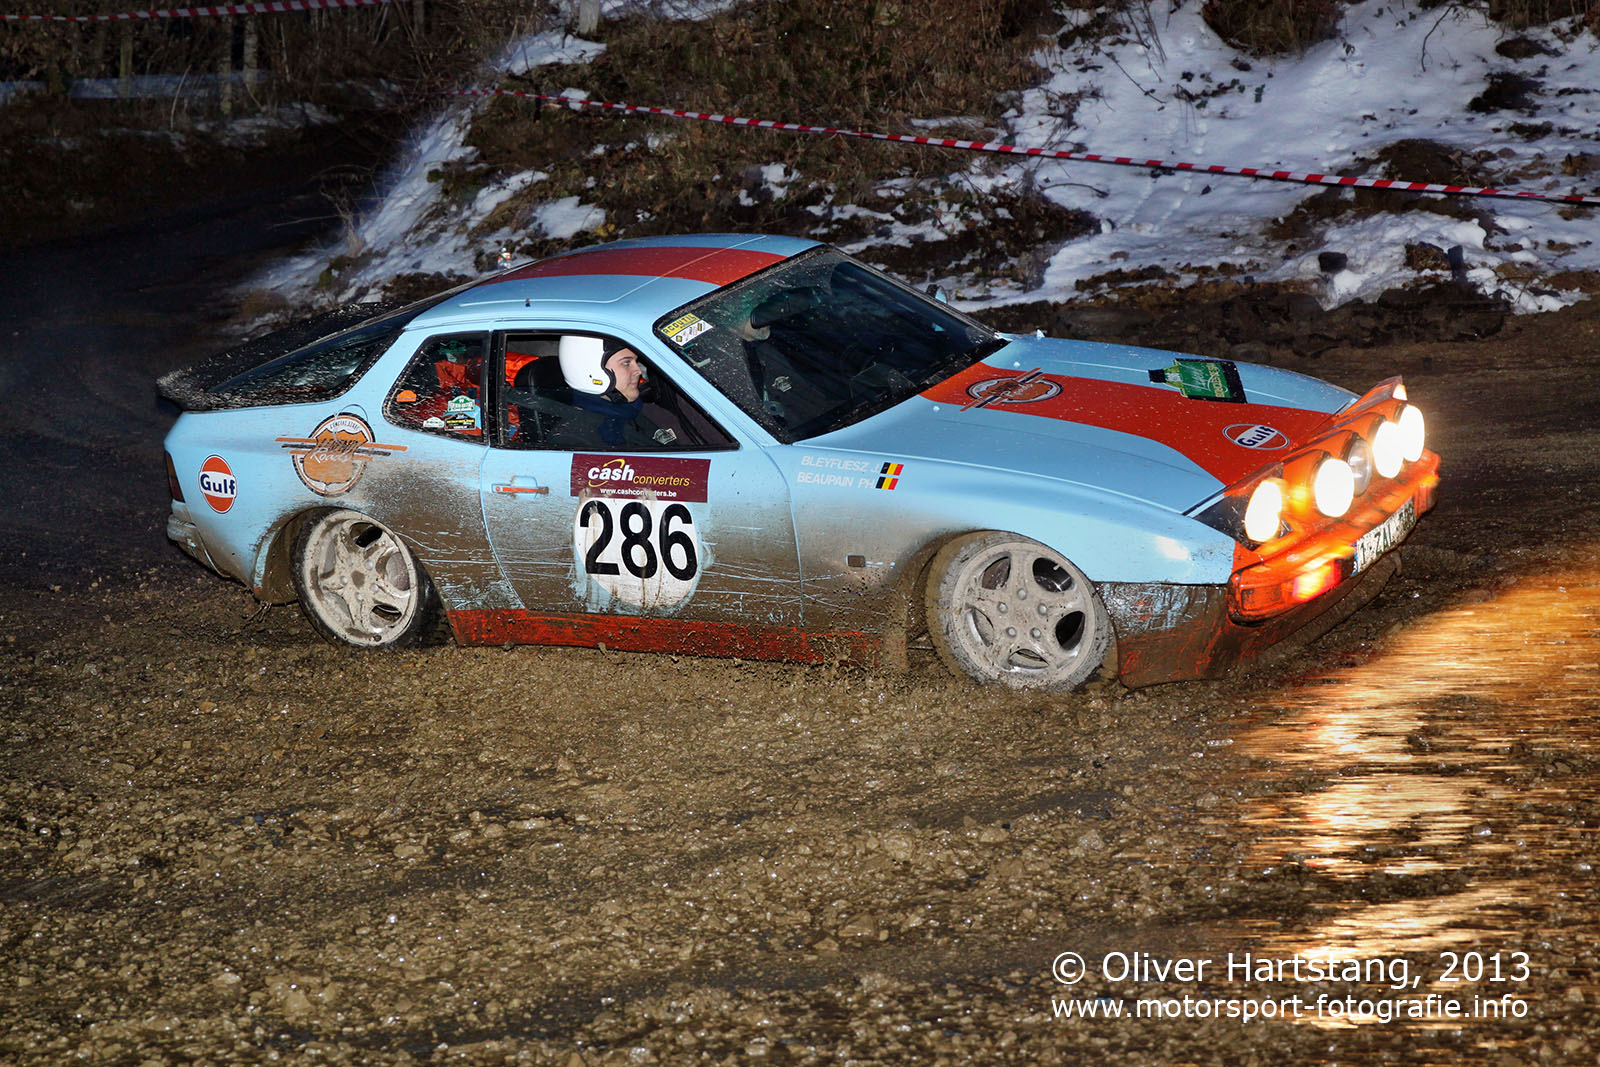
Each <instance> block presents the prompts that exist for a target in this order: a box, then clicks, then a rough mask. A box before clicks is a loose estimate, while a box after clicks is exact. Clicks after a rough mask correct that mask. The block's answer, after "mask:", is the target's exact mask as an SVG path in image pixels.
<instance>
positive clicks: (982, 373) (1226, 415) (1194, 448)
mask: <svg viewBox="0 0 1600 1067" xmlns="http://www.w3.org/2000/svg"><path fill="white" fill-rule="evenodd" d="M922 396H923V398H924V399H927V400H931V401H933V402H934V403H938V404H951V405H953V406H955V407H957V408H960V409H962V410H963V411H970V410H972V409H974V408H983V409H985V410H988V411H1006V412H1015V413H1016V414H1019V415H1036V416H1039V417H1042V418H1051V419H1061V420H1063V421H1066V422H1075V423H1079V424H1081V425H1084V426H1094V427H1098V428H1100V429H1104V430H1115V431H1117V432H1118V433H1126V434H1133V435H1135V436H1138V437H1143V438H1146V439H1147V440H1151V441H1156V442H1158V443H1160V444H1163V445H1166V446H1167V447H1168V448H1171V449H1172V450H1173V451H1175V452H1179V453H1181V454H1183V455H1184V456H1187V457H1188V458H1189V459H1190V460H1192V461H1193V462H1194V463H1195V464H1197V465H1198V466H1199V467H1200V468H1201V469H1202V470H1204V471H1205V472H1206V473H1208V474H1210V475H1211V476H1212V477H1214V478H1216V479H1217V480H1218V481H1220V482H1222V483H1224V484H1227V485H1231V484H1232V483H1234V482H1236V481H1238V480H1239V479H1241V478H1243V477H1245V476H1246V475H1248V474H1251V473H1253V472H1254V471H1257V470H1259V469H1260V468H1261V466H1262V465H1263V464H1264V463H1267V462H1270V460H1271V458H1272V452H1273V451H1274V450H1276V449H1278V448H1283V447H1287V446H1288V445H1289V443H1290V442H1291V441H1297V440H1303V439H1304V438H1305V437H1306V436H1307V435H1309V434H1311V433H1312V432H1313V431H1315V430H1316V429H1317V428H1318V427H1319V426H1321V425H1323V424H1324V423H1326V422H1327V421H1328V419H1329V417H1330V416H1328V415H1327V414H1325V413H1323V412H1319V411H1304V410H1301V409H1300V408H1287V407H1279V406H1277V405H1273V404H1240V403H1222V404H1218V403H1205V402H1197V401H1196V400H1192V399H1189V398H1188V397H1186V396H1185V395H1184V394H1183V393H1182V392H1180V391H1179V390H1177V389H1173V388H1170V387H1168V386H1167V385H1164V384H1163V385H1157V384H1156V383H1154V382H1152V383H1151V384H1150V385H1135V384H1133V383H1130V382H1113V381H1104V380H1102V379H1099V378H1076V377H1068V376H1065V375H1057V374H1045V373H1044V372H1042V371H1040V370H1038V369H1034V370H1029V371H1016V370H1005V369H1001V368H999V367H993V366H990V365H988V364H986V363H979V364H976V365H974V366H971V367H968V368H967V369H966V370H964V371H962V372H961V373H960V374H958V375H956V376H955V377H954V378H949V379H947V380H945V381H943V382H940V383H939V384H938V385H936V386H934V387H933V388H932V389H928V390H926V391H924V392H923V394H922ZM1241 415H1243V416H1244V418H1245V419H1250V420H1255V421H1253V422H1249V423H1244V424H1243V425H1241V421H1242V420H1241V419H1240V416H1241Z"/></svg>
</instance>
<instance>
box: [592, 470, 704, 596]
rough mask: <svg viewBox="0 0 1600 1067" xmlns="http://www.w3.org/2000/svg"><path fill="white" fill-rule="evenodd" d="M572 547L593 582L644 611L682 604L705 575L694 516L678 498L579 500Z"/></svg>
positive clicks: (599, 498)
mask: <svg viewBox="0 0 1600 1067" xmlns="http://www.w3.org/2000/svg"><path fill="white" fill-rule="evenodd" d="M572 548H573V555H574V557H575V558H576V560H577V564H578V570H579V572H580V573H582V574H583V575H584V576H585V577H587V578H588V580H589V581H591V582H593V583H594V584H596V585H598V586H599V587H600V588H602V589H604V590H605V591H606V592H608V593H610V594H611V595H612V596H613V597H615V598H616V599H617V600H619V601H621V602H622V603H624V604H629V605H632V606H634V607H636V608H639V609H641V610H643V611H651V610H655V609H660V608H669V607H673V606H675V605H677V604H680V603H682V602H683V601H685V600H687V599H688V598H689V596H690V594H691V593H693V592H694V587H695V583H696V581H697V580H698V579H699V577H700V535H699V533H698V532H697V531H696V530H695V526H694V515H693V514H692V513H691V512H690V511H689V508H688V506H687V505H685V504H683V503H681V502H679V501H675V500H620V499H614V498H611V497H590V498H588V499H586V500H580V501H579V503H578V515H577V518H576V520H575V522H574V524H573V528H572Z"/></svg>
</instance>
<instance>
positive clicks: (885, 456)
mask: <svg viewBox="0 0 1600 1067" xmlns="http://www.w3.org/2000/svg"><path fill="white" fill-rule="evenodd" d="M161 388H162V392H163V394H164V395H165V396H167V397H168V398H170V399H172V400H173V401H175V402H176V403H177V404H178V405H179V406H180V407H182V408H183V409H184V410H183V413H182V414H181V415H180V416H179V418H178V420H177V423H176V424H175V425H174V427H173V429H172V431H171V433H170V435H169V436H168V437H167V441H166V451H167V468H168V475H169V478H170V482H171V492H172V512H171V516H170V518H169V520H168V526H167V529H168V534H169V536H170V537H171V538H172V539H173V540H175V541H176V542H177V543H178V544H180V545H181V546H182V547H183V548H184V549H185V550H186V551H187V552H188V553H189V554H190V555H192V556H194V557H195V558H196V559H198V560H200V561H201V562H203V563H205V564H206V565H208V566H210V567H211V568H213V569H214V570H216V571H217V572H218V573H220V574H223V575H226V576H229V577H232V578H236V579H238V580H239V581H242V582H244V583H245V584H246V585H248V586H249V587H250V588H251V589H252V590H253V591H254V592H255V594H256V595H257V596H258V597H260V598H262V599H263V600H266V601H270V602H286V601H290V600H295V599H298V600H299V602H300V604H301V605H302V607H303V608H304V610H305V614H306V617H307V618H308V619H309V620H310V621H311V624H312V625H313V626H314V627H315V628H316V629H317V630H318V631H320V632H321V633H322V634H323V635H325V636H326V637H328V638H331V639H333V640H335V641H340V642H345V643H347V644H349V645H353V646H357V647H362V648H385V647H391V646H397V645H404V644H408V643H412V642H415V641H418V640H421V639H423V638H424V637H425V636H427V635H429V634H432V633H436V632H439V631H440V629H441V624H442V623H447V624H448V627H449V630H450V631H451V632H452V633H453V634H454V637H455V639H456V640H457V641H459V642H462V643H467V644H500V643H506V642H525V643H536V644H552V645H598V644H601V643H604V644H605V645H606V646H608V647H610V648H614V649H632V650H654V651H672V652H683V653H694V654H700V655H730V656H731V655H737V656H745V657H751V658H766V659H792V660H801V661H806V660H811V661H817V660H825V659H842V660H850V661H855V662H862V663H874V664H883V665H887V666H890V667H895V666H900V665H903V664H904V663H905V661H906V659H907V654H908V649H909V648H916V647H928V646H931V647H932V648H933V649H935V650H936V651H937V652H938V654H939V656H940V657H941V658H942V659H943V661H944V662H945V663H946V664H947V665H948V666H949V667H950V668H952V669H953V670H956V671H958V672H962V673H964V674H967V675H970V676H971V677H973V678H975V679H978V680H979V681H985V682H988V681H994V682H1001V683H1005V684H1010V685H1016V686H1036V687H1044V688H1055V689H1070V688H1073V687H1076V686H1079V685H1081V684H1083V683H1085V682H1086V681H1089V680H1090V679H1092V678H1094V677H1096V676H1097V675H1103V676H1116V677H1120V678H1121V679H1122V681H1123V682H1125V683H1126V684H1129V685H1144V684H1150V683H1154V682H1163V681H1172V680H1178V679H1184V678H1196V677H1207V676H1213V675H1215V674H1217V673H1220V672H1221V671H1223V670H1225V669H1226V668H1227V667H1228V666H1229V665H1230V664H1232V663H1235V662H1237V661H1239V660H1240V659H1241V658H1244V657H1249V656H1253V655H1255V654H1257V653H1259V652H1260V651H1261V650H1263V649H1265V648H1266V647H1268V646H1270V645H1271V644H1273V643H1274V642H1276V641H1278V640H1280V639H1282V638H1283V637H1285V636H1286V635H1288V634H1290V633H1293V632H1296V631H1302V630H1305V629H1307V628H1309V627H1312V626H1319V625H1320V626H1325V625H1329V624H1331V622H1332V621H1335V620H1337V619H1339V618H1342V617H1343V616H1344V615H1346V614H1348V613H1349V612H1350V611H1353V610H1355V608H1356V607H1358V606H1359V605H1361V604H1362V603H1364V602H1365V601H1366V600H1368V599H1370V598H1371V597H1372V596H1373V595H1374V594H1375V593H1376V591H1377V590H1378V588H1380V587H1381V585H1382V583H1383V582H1384V581H1385V580H1386V579H1387V578H1388V577H1389V575H1390V574H1392V573H1393V571H1394V570H1395V568H1396V566H1397V563H1396V560H1395V557H1394V555H1393V553H1392V551H1391V550H1392V549H1393V548H1394V547H1395V546H1396V545H1397V544H1398V543H1399V542H1400V541H1401V540H1402V539H1403V538H1404V537H1405V536H1406V534H1407V533H1408V532H1409V530H1410V529H1411V527H1412V526H1413V524H1414V523H1415V522H1416V521H1417V517H1418V516H1419V515H1420V514H1422V513H1423V512H1425V511H1427V510H1428V508H1430V507H1431V506H1432V504H1433V499H1434V492H1435V487H1436V486H1437V484H1438V468H1439V458H1438V456H1437V455H1435V454H1434V453H1432V452H1430V451H1428V450H1427V449H1426V448H1425V445H1424V427H1423V419H1422V415H1421V414H1420V412H1419V411H1418V410H1417V408H1415V407H1414V406H1412V405H1411V404H1410V403H1409V402H1408V400H1407V397H1406V392H1405V387H1404V385H1403V384H1401V382H1400V381H1399V379H1391V380H1389V381H1386V382H1383V383H1381V384H1378V385H1376V386H1375V387H1374V388H1373V389H1371V390H1370V391H1369V392H1367V393H1366V394H1365V395H1362V396H1356V395H1355V394H1352V393H1349V392H1347V391H1345V390H1343V389H1339V388H1336V387H1334V386H1332V385H1329V384H1327V383H1325V382H1321V381H1318V380H1316V379H1313V378H1309V377H1305V376H1303V375H1299V374H1294V373H1291V372H1287V371H1284V370H1280V369H1276V368H1272V367H1262V366H1252V365H1248V364H1243V363H1234V362H1230V361H1227V360H1216V359H1201V358H1197V357H1190V356H1184V355H1175V354H1172V353H1167V352H1158V351H1152V350H1148V349H1135V348H1127V347H1122V346H1118V345H1106V344H1090V343H1085V342H1078V341H1066V340H1051V339H1047V338H1043V337H1016V336H1010V335H1005V334H999V333H995V332H994V331H992V330H990V329H988V328H986V327H984V326H983V325H981V324H980V323H978V322H976V321H974V320H972V319H971V318H968V317H967V316H965V315H963V314H961V313H959V312H957V311H955V310H954V309H952V308H951V307H949V306H948V305H947V304H946V303H944V302H942V301H941V300H937V299H933V298H930V297H928V296H924V295H923V294H921V293H918V292H916V291H915V290H913V289H910V288H908V287H907V286H905V285H903V284H901V283H899V282H897V281H895V280H893V279H891V278H889V277H887V276H885V275H883V274H881V273H879V272H878V271H876V270H873V269H872V268H870V267H867V266H865V265H863V264H861V263H859V262H857V261H855V260H853V259H851V258H850V257H849V256H846V255H844V254H842V253H840V252H839V251H837V250H835V249H833V248H830V247H828V246H826V245H820V244H817V243H815V242H812V241H806V240H800V239H795V238H788V237H770V236H767V237H760V236H738V235H722V236H715V235H713V236H695V237H675V238H652V239H645V240H636V241H625V242H620V243H617V244H611V245H603V246H597V247H592V248H586V249H582V250H579V251H576V252H572V253H569V254H566V255H562V256H556V257H553V258H550V259H546V260H541V261H539V262H535V263H532V264H529V265H525V266H521V267H517V268H515V269H511V270H508V271H505V272H503V273H501V274H497V275H494V276H492V277H489V278H487V279H485V280H483V281H480V282H476V283H474V284H471V285H467V286H463V287H461V288H458V289H455V290H452V291H450V292H448V293H444V294H442V295H439V296H436V297H433V298H431V299H428V300H423V301H420V302H418V303H414V304H411V305H408V306H405V307H386V306H381V305H373V304H363V305H355V306H351V307H346V308H342V309H339V310H337V311H334V312H331V313H329V314H327V315H324V316H322V317H320V318H316V319H312V320H309V321H307V322H304V323H301V324H299V325H297V326H294V327H291V328H289V329H287V330H282V331H279V332H277V333H274V334H271V335H268V336H266V337H263V338H261V339H259V340H257V341H254V342H251V343H249V344H246V345H244V346H242V347H240V348H238V349H236V350H234V351H232V352H229V353H225V354H223V355H221V356H218V357H216V358H214V359H211V360H207V361H204V362H202V363H200V364H197V365H195V366H192V367H189V368H186V369H184V370H181V371H178V372H175V373H173V374H171V375H168V376H167V377H166V378H164V379H163V380H162V382H161Z"/></svg>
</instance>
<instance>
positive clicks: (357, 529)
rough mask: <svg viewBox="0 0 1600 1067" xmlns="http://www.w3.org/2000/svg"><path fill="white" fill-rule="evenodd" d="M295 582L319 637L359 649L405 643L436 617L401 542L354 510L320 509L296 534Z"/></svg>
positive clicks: (429, 590)
mask: <svg viewBox="0 0 1600 1067" xmlns="http://www.w3.org/2000/svg"><path fill="white" fill-rule="evenodd" d="M294 584H295V591H296V592H298V593H299V594H300V605H301V607H302V608H304V609H305V613H306V617H307V618H309V619H310V620H311V624H312V625H313V626H315V627H316V628H317V630H318V631H319V632H321V633H322V635H323V636H324V637H327V638H329V639H330V640H332V641H336V642H339V643H342V644H347V645H354V646H356V647H358V648H390V647H393V646H396V645H404V644H410V643H412V642H414V641H416V640H417V639H418V638H420V637H421V635H422V634H423V633H424V632H425V631H426V630H427V628H428V627H429V624H430V623H431V621H432V618H433V616H434V614H435V608H436V600H435V597H434V593H433V587H432V584H431V583H430V582H429V581H428V576H427V575H426V574H425V573H424V572H423V570H422V567H421V566H420V565H419V564H418V563H417V561H416V559H415V557H413V556H412V555H411V552H410V550H409V549H407V548H406V546H405V543H404V542H403V541H401V540H400V538H399V537H398V536H396V534H395V533H394V531H392V530H390V529H389V528H388V527H387V526H384V525H383V524H382V523H380V522H378V521H376V520H375V519H371V518H368V517H367V516H365V515H363V514H361V513H360V512H358V511H349V510H344V509H341V510H337V511H325V512H323V513H321V514H319V515H315V516H313V517H312V518H310V519H308V520H307V521H306V523H305V525H304V526H303V527H302V528H301V530H300V536H299V537H297V538H296V539H295V546H294Z"/></svg>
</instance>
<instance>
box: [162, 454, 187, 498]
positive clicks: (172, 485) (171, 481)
mask: <svg viewBox="0 0 1600 1067" xmlns="http://www.w3.org/2000/svg"><path fill="white" fill-rule="evenodd" d="M162 455H163V456H164V457H165V458H166V461H167V492H169V493H171V494H172V499H174V500H176V501H177V502H178V503H180V504H181V503H183V486H181V485H179V484H178V470H177V468H176V467H174V466H173V465H172V454H171V453H170V452H164V453H162Z"/></svg>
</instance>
